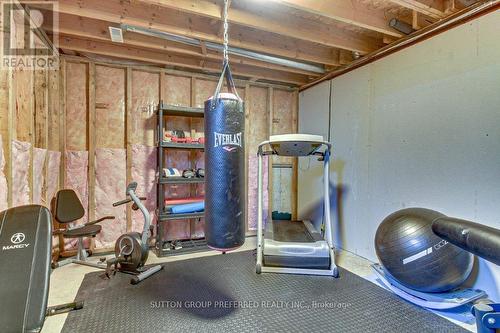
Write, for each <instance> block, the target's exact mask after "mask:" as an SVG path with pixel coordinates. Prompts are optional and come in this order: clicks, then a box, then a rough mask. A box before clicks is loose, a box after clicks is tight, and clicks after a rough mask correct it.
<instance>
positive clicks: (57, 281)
mask: <svg viewBox="0 0 500 333" xmlns="http://www.w3.org/2000/svg"><path fill="white" fill-rule="evenodd" d="M255 248H256V238H255V237H250V238H248V239H247V241H246V242H245V245H243V246H242V247H241V248H240V249H238V250H237V251H235V252H238V251H248V250H253V249H255ZM212 255H220V252H216V251H207V252H203V253H192V254H184V255H179V256H173V257H166V258H158V257H156V255H155V254H154V253H153V252H150V255H149V258H148V261H147V264H154V263H161V262H163V263H164V262H171V261H177V260H185V259H189V258H199V257H206V256H212ZM109 257H111V256H109ZM98 258H99V257H94V258H91V259H92V261H94V262H95V261H97V260H98ZM336 262H337V265H339V266H341V267H342V268H344V269H347V270H349V271H351V272H352V273H355V274H357V275H359V276H361V277H364V278H366V277H368V276H371V275H372V274H373V272H372V269H371V267H370V265H371V264H372V263H371V262H370V261H368V260H367V259H364V258H362V257H359V256H357V255H355V254H353V253H350V252H347V251H339V252H338V253H337V259H336ZM97 270H99V269H97V268H92V267H88V266H82V265H75V264H69V265H66V266H63V267H60V268H58V269H56V270H54V271H53V272H52V275H51V278H50V292H49V306H52V305H56V304H62V303H68V302H72V301H73V300H74V298H75V296H76V294H77V292H78V288H79V287H80V284H81V283H82V281H83V278H84V276H85V274H87V273H90V272H93V271H97ZM66 317H67V314H61V315H56V316H51V317H47V319H46V320H45V324H44V327H43V329H42V333H58V332H61V330H62V327H63V325H64V321H65V320H66ZM457 324H459V325H461V326H462V327H464V328H466V329H468V330H470V331H472V332H475V328H474V327H473V325H467V324H461V323H457Z"/></svg>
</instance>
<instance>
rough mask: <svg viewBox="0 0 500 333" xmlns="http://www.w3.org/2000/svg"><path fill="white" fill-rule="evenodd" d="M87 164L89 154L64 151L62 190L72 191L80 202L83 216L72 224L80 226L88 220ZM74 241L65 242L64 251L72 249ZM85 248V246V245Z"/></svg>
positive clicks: (86, 152)
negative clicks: (64, 173)
mask: <svg viewBox="0 0 500 333" xmlns="http://www.w3.org/2000/svg"><path fill="white" fill-rule="evenodd" d="M88 164H89V153H88V151H76V150H67V151H66V167H65V170H66V177H65V180H64V188H70V189H73V190H74V191H75V192H76V194H77V195H78V198H80V201H81V202H82V205H83V208H84V209H85V215H84V216H83V218H81V219H80V220H78V221H76V222H74V224H82V223H85V222H87V219H88V207H89V195H88V177H87V175H88ZM86 241H88V239H87V240H86ZM75 244H76V240H74V239H71V240H68V239H67V240H66V245H65V248H66V249H71V248H74V247H75ZM86 246H87V244H86Z"/></svg>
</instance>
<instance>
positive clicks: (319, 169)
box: [297, 82, 330, 226]
mask: <svg viewBox="0 0 500 333" xmlns="http://www.w3.org/2000/svg"><path fill="white" fill-rule="evenodd" d="M329 105H330V82H323V83H321V84H319V85H317V86H316V87H314V89H308V90H306V91H303V92H301V93H300V94H299V110H300V112H299V120H298V122H299V124H298V125H299V126H298V132H299V133H303V134H315V135H321V136H323V138H324V139H325V140H328V138H329V117H330V115H329V113H330V108H329ZM297 174H298V182H297V188H298V189H300V190H299V191H298V193H297V212H298V217H299V218H300V219H309V220H312V221H313V222H314V223H315V224H316V226H318V225H319V224H321V221H322V220H321V217H322V216H323V201H322V200H323V199H322V198H323V164H322V163H321V162H318V161H317V157H303V158H299V160H298V172H297Z"/></svg>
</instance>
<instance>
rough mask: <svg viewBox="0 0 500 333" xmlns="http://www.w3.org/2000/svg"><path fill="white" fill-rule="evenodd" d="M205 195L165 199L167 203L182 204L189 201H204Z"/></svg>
mask: <svg viewBox="0 0 500 333" xmlns="http://www.w3.org/2000/svg"><path fill="white" fill-rule="evenodd" d="M203 200H205V197H193V198H183V199H173V198H172V199H165V205H182V204H187V203H194V202H202V201H203Z"/></svg>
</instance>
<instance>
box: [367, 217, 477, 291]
mask: <svg viewBox="0 0 500 333" xmlns="http://www.w3.org/2000/svg"><path fill="white" fill-rule="evenodd" d="M443 217H446V216H445V215H443V214H441V213H439V212H436V211H433V210H430V209H424V208H407V209H402V210H399V211H397V212H395V213H393V214H391V215H389V216H388V217H386V218H385V219H384V220H383V221H382V223H381V224H380V226H379V227H378V229H377V233H376V235H375V250H376V253H377V256H378V258H379V260H380V263H381V264H382V266H383V268H384V269H385V270H386V272H387V273H388V274H390V275H391V276H392V277H393V278H394V279H395V280H396V281H398V282H399V283H400V284H401V285H404V286H405V287H407V288H410V289H412V290H417V291H420V292H425V293H428V292H432V293H438V292H446V291H449V290H452V289H454V288H456V287H458V286H460V285H461V284H462V283H463V282H464V281H465V280H466V279H467V278H468V277H469V275H470V273H471V271H472V266H473V261H474V260H473V259H474V258H473V255H472V254H471V253H469V252H467V251H464V250H462V249H461V248H459V247H457V246H455V245H452V244H449V243H448V242H446V241H444V240H443V239H441V238H440V237H439V236H437V235H436V234H434V232H433V231H432V222H433V221H434V220H436V219H439V218H443Z"/></svg>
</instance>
